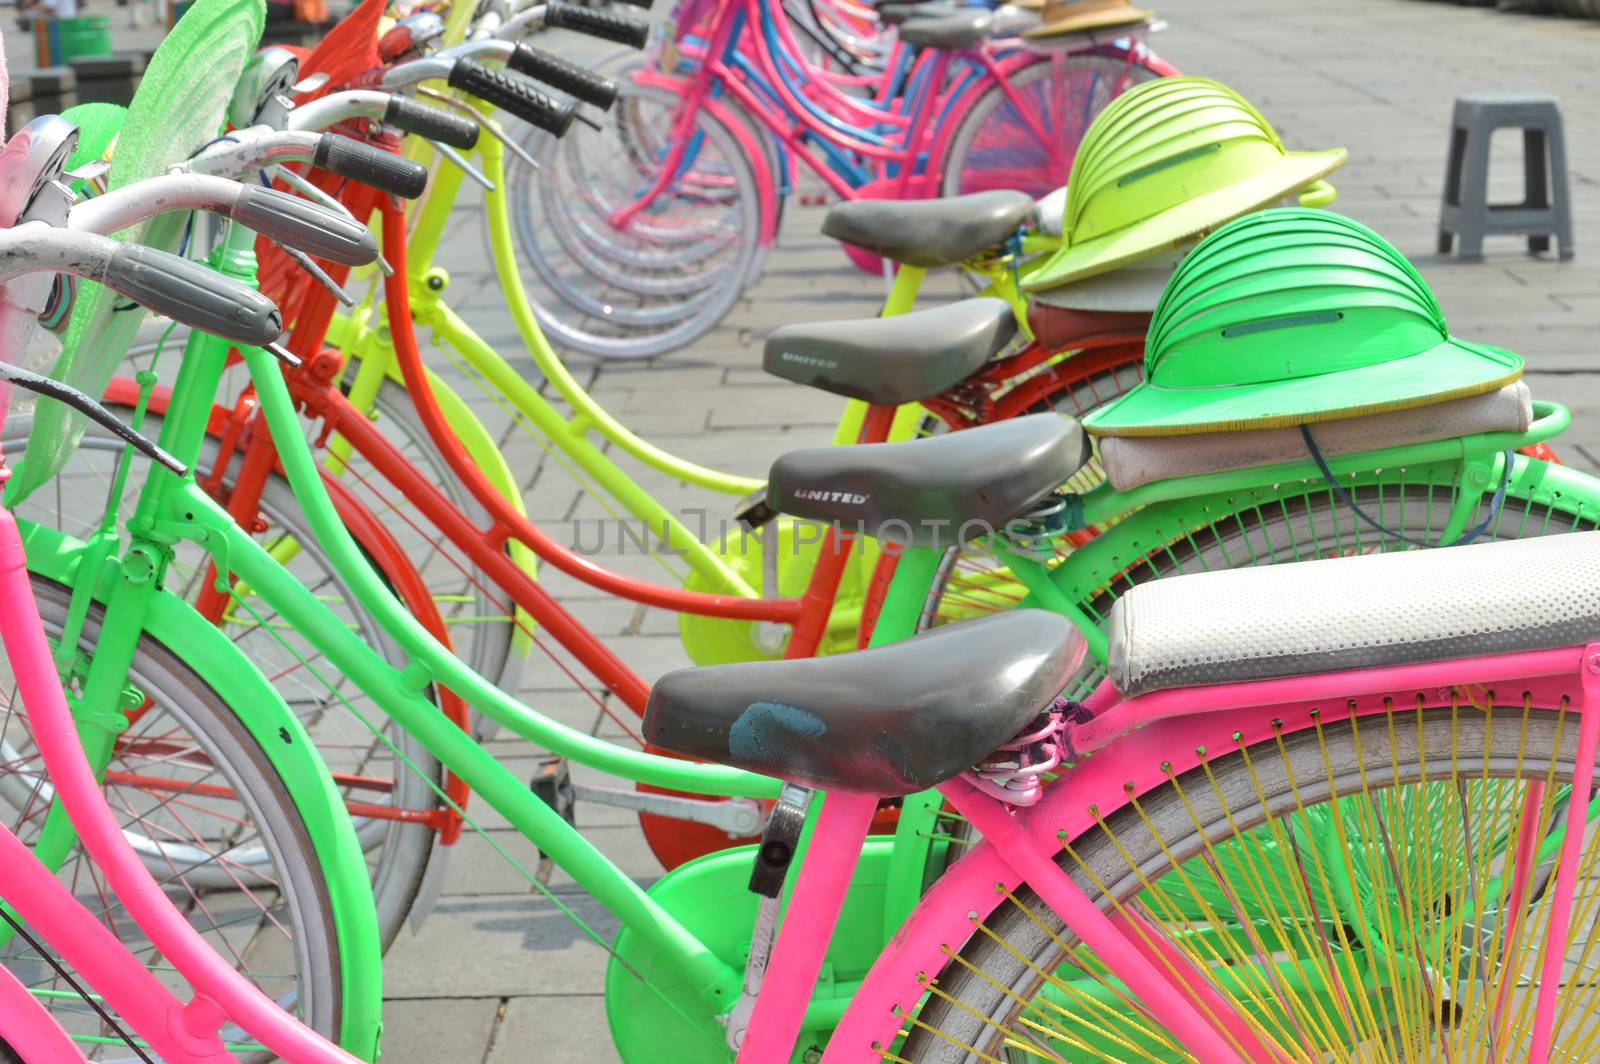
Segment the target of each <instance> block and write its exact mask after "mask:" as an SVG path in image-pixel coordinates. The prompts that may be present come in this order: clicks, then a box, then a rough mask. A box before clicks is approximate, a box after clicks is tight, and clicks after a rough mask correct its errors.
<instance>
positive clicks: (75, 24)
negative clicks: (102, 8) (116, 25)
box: [33, 15, 111, 67]
mask: <svg viewBox="0 0 1600 1064" xmlns="http://www.w3.org/2000/svg"><path fill="white" fill-rule="evenodd" d="M33 48H34V60H35V61H36V62H37V63H38V65H39V66H41V67H55V66H65V65H66V63H67V60H69V59H75V58H77V57H78V56H80V55H110V54H111V20H110V19H109V18H107V17H106V16H104V15H90V16H88V17H86V18H53V19H47V18H40V19H34V20H33Z"/></svg>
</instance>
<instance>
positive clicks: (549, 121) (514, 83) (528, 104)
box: [450, 59, 577, 137]
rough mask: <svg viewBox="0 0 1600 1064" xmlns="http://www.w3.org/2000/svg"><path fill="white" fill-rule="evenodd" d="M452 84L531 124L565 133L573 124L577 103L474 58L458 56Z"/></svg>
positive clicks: (557, 134)
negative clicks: (547, 92)
mask: <svg viewBox="0 0 1600 1064" xmlns="http://www.w3.org/2000/svg"><path fill="white" fill-rule="evenodd" d="M450 87H451V88H453V89H462V90H463V91H466V92H470V93H471V94H472V95H474V96H476V97H477V98H478V99H480V100H483V101H485V102H488V103H492V104H494V105H495V106H496V107H498V108H500V109H501V110H502V111H509V112H510V113H512V114H514V115H516V116H517V117H518V118H520V119H522V120H523V121H524V122H527V123H529V124H531V125H535V126H538V127H539V128H540V129H543V130H545V131H547V132H550V133H554V134H555V135H556V136H558V137H559V136H562V135H563V134H565V133H566V131H567V127H568V126H570V125H572V115H573V112H574V111H576V110H577V105H576V104H572V103H563V102H561V101H559V100H556V99H555V98H553V97H551V96H547V95H545V94H544V93H542V92H540V91H539V89H538V87H537V86H535V85H534V83H533V82H531V81H529V80H527V79H526V78H519V77H517V76H516V75H515V74H509V73H507V72H506V71H504V70H493V69H491V68H489V67H486V66H484V65H483V64H482V63H478V62H474V61H473V60H471V59H457V60H456V62H455V65H454V66H453V67H451V68H450Z"/></svg>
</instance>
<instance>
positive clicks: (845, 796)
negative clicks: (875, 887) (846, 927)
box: [738, 791, 878, 1064]
mask: <svg viewBox="0 0 1600 1064" xmlns="http://www.w3.org/2000/svg"><path fill="white" fill-rule="evenodd" d="M877 809H878V798H877V796H876V795H872V794H851V793H848V792H845V791H828V792H827V793H825V794H823V796H822V810H821V812H820V813H819V814H818V815H817V824H816V828H815V829H814V830H813V831H812V834H811V843H810V846H809V847H808V849H807V850H806V859H805V861H803V862H800V864H799V869H800V870H799V872H798V874H797V876H796V879H795V884H794V892H793V893H792V894H791V895H790V896H789V906H788V910H787V913H786V915H785V917H784V920H783V923H782V925H781V926H780V927H779V928H778V941H777V944H776V945H774V946H773V949H772V959H771V961H770V962H769V963H768V965H767V969H766V973H765V977H764V979H763V981H762V986H761V993H760V996H759V997H757V998H756V1006H755V1011H754V1012H753V1013H752V1014H751V1017H750V1029H749V1031H748V1032H747V1033H746V1035H745V1038H744V1041H743V1043H742V1044H741V1045H740V1046H739V1056H738V1061H739V1064H758V1062H765V1061H772V1060H788V1059H789V1056H790V1054H791V1053H792V1052H793V1051H794V1041H795V1039H796V1038H797V1037H799V1035H800V1023H801V1020H802V1019H803V1017H804V1015H805V1005H806V1002H808V1001H810V1000H811V993H812V990H813V988H815V986H816V984H817V973H818V972H819V971H821V969H822V960H823V958H824V957H825V956H826V955H827V952H828V943H829V941H831V940H832V938H833V929H834V925H835V924H836V923H837V922H838V919H839V911H840V909H841V908H842V907H843V906H844V898H845V894H846V892H847V891H848V890H849V887H850V877H851V876H852V875H853V874H854V873H855V868H856V859H857V858H858V857H859V856H860V855H861V849H862V846H863V844H864V843H865V842H866V839H867V832H868V831H869V830H871V827H872V815H873V813H875V812H876V811H877Z"/></svg>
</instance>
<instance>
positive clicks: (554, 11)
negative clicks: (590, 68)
mask: <svg viewBox="0 0 1600 1064" xmlns="http://www.w3.org/2000/svg"><path fill="white" fill-rule="evenodd" d="M544 24H545V25H546V26H547V27H549V28H550V29H555V30H574V31H576V32H578V33H587V34H588V35H589V36H591V37H599V38H601V39H602V40H607V41H616V42H617V43H618V44H626V45H629V46H631V47H634V48H643V47H644V42H645V41H646V40H648V39H649V37H650V23H648V22H646V21H645V20H644V19H642V18H635V17H634V16H632V15H624V14H622V13H621V12H618V11H602V10H600V9H599V8H594V7H579V6H578V5H577V4H566V3H562V0H550V2H549V3H548V4H546V5H545V9H544Z"/></svg>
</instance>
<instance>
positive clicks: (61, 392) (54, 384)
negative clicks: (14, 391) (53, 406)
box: [0, 362, 189, 477]
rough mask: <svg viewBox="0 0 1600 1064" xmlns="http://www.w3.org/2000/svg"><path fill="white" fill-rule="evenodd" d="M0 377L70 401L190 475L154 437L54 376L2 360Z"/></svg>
mask: <svg viewBox="0 0 1600 1064" xmlns="http://www.w3.org/2000/svg"><path fill="white" fill-rule="evenodd" d="M0 380H4V381H8V382H10V383H11V384H14V385H16V386H17V387H19V388H22V389H24V390H26V391H30V392H33V393H34V394H35V395H43V396H45V397H47V398H50V399H54V400H56V401H57V402H61V403H65V404H67V405H68V406H70V407H72V409H74V410H76V411H78V412H79V413H80V414H83V415H84V416H85V417H87V418H88V419H89V420H90V421H93V422H94V423H95V424H97V425H99V426H100V427H101V428H103V429H106V430H107V431H109V432H111V433H112V434H113V435H114V436H116V437H117V438H118V439H120V440H121V441H122V442H124V443H127V444H130V445H132V447H133V449H134V450H136V451H138V452H139V453H140V454H142V455H144V456H145V457H146V458H149V459H150V460H151V461H153V462H156V463H157V464H159V465H161V466H164V467H165V468H167V469H169V470H171V471H172V472H174V473H176V474H177V475H178V476H180V477H186V476H188V475H189V467H188V466H186V465H184V464H183V463H182V462H180V461H178V460H177V459H176V458H174V457H173V456H172V455H170V454H168V453H167V452H166V451H164V450H162V449H161V446H160V445H159V444H157V443H156V442H155V441H154V440H152V439H150V438H149V437H148V436H145V435H142V434H141V433H139V432H136V431H134V430H133V429H132V428H130V427H129V426H127V425H125V424H123V423H122V421H121V420H120V419H119V418H118V417H116V415H114V414H112V413H111V411H109V410H107V409H106V408H105V407H103V406H101V405H100V404H99V403H98V402H96V401H95V400H94V399H92V398H91V397H90V396H88V395H87V394H85V393H84V392H80V391H79V390H78V389H76V388H74V387H72V386H71V385H67V384H62V383H61V382H60V381H58V380H56V379H55V378H54V377H46V376H44V375H43V374H40V373H33V372H30V371H28V370H25V369H22V368H21V367H20V366H13V365H11V364H10V363H9V362H0Z"/></svg>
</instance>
